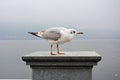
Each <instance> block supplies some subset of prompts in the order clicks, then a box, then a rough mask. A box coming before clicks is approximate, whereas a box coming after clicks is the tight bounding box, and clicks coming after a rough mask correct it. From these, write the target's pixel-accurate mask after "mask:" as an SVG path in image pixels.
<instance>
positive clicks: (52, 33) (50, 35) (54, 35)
mask: <svg viewBox="0 0 120 80" xmlns="http://www.w3.org/2000/svg"><path fill="white" fill-rule="evenodd" d="M60 37H61V33H60V30H58V29H50V30H45V31H43V32H42V38H44V39H48V40H55V41H56V40H58V39H59V38H60Z"/></svg>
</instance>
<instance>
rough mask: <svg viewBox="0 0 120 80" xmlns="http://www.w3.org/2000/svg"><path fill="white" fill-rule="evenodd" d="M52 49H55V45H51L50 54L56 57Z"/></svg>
mask: <svg viewBox="0 0 120 80" xmlns="http://www.w3.org/2000/svg"><path fill="white" fill-rule="evenodd" d="M52 47H53V45H52V44H51V45H50V54H51V55H55V54H53V52H52Z"/></svg>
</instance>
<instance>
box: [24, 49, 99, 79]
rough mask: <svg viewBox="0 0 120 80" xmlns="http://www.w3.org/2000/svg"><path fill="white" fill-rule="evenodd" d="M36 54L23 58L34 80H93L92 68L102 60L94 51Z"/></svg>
mask: <svg viewBox="0 0 120 80" xmlns="http://www.w3.org/2000/svg"><path fill="white" fill-rule="evenodd" d="M64 53H65V54H64V55H50V54H49V52H34V53H31V54H28V55H25V56H23V57H22V59H23V61H25V62H26V64H27V65H30V67H31V68H32V80H92V68H93V66H94V65H97V62H98V61H100V60H101V56H100V55H99V54H97V53H96V52H94V51H78V52H64Z"/></svg>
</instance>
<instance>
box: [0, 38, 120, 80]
mask: <svg viewBox="0 0 120 80" xmlns="http://www.w3.org/2000/svg"><path fill="white" fill-rule="evenodd" d="M55 49H56V47H54V50H55ZM60 49H61V50H62V51H96V52H97V53H99V54H100V55H102V60H101V61H100V62H99V63H98V65H97V66H94V68H93V80H120V40H119V39H110V40H107V39H106V40H73V41H71V42H69V43H66V44H63V45H60ZM36 51H49V44H48V43H47V42H46V41H44V40H1V41H0V79H4V78H5V79H10V78H11V79H30V78H31V69H30V68H29V66H26V64H25V62H23V61H22V60H21V56H22V55H25V54H29V53H32V52H36Z"/></svg>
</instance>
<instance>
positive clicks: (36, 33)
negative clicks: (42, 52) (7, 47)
mask: <svg viewBox="0 0 120 80" xmlns="http://www.w3.org/2000/svg"><path fill="white" fill-rule="evenodd" d="M28 33H29V34H32V35H34V36H37V37H41V36H39V35H38V32H28Z"/></svg>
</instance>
